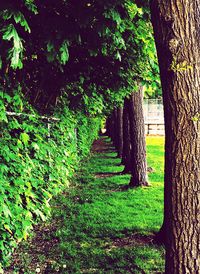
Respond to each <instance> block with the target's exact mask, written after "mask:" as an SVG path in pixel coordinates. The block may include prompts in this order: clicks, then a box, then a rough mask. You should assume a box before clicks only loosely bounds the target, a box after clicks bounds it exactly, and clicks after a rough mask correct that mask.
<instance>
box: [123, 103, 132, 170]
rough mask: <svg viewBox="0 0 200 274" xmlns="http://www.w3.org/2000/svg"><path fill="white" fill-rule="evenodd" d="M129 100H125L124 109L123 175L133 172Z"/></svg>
mask: <svg viewBox="0 0 200 274" xmlns="http://www.w3.org/2000/svg"><path fill="white" fill-rule="evenodd" d="M128 101H129V99H128V98H125V99H124V108H123V153H122V164H124V170H123V173H129V172H130V171H131V141H130V121H129V112H128V107H129V102H128Z"/></svg>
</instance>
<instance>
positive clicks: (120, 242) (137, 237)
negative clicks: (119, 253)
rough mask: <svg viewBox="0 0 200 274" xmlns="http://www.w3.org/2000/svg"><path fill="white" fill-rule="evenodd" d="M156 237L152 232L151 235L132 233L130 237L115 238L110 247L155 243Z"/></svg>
mask: <svg viewBox="0 0 200 274" xmlns="http://www.w3.org/2000/svg"><path fill="white" fill-rule="evenodd" d="M154 237H155V235H154V234H151V235H141V234H138V233H137V234H132V235H131V236H129V237H125V238H117V239H114V240H113V242H112V245H111V246H110V247H109V249H113V248H121V247H122V248H123V247H133V246H143V245H150V244H153V241H154Z"/></svg>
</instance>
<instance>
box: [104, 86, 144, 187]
mask: <svg viewBox="0 0 200 274" xmlns="http://www.w3.org/2000/svg"><path fill="white" fill-rule="evenodd" d="M142 100H143V92H142V87H139V88H138V91H137V92H133V93H132V95H131V96H130V97H129V98H125V100H124V106H123V107H118V108H116V109H115V110H114V111H113V113H112V114H111V115H110V117H108V119H107V123H106V129H107V134H108V136H109V137H110V138H111V139H112V141H113V144H114V145H115V147H116V149H117V152H118V157H120V158H121V159H122V164H123V165H124V166H125V168H124V171H123V173H131V175H132V176H131V181H130V184H129V186H130V187H137V186H144V185H145V186H147V185H148V182H147V162H146V143H145V126H144V115H143V107H142Z"/></svg>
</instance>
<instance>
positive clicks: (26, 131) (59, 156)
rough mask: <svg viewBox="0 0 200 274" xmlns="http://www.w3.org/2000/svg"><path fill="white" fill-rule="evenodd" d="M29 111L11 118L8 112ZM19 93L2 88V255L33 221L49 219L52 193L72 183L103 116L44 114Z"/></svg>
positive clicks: (1, 256)
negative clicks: (47, 116) (26, 113)
mask: <svg viewBox="0 0 200 274" xmlns="http://www.w3.org/2000/svg"><path fill="white" fill-rule="evenodd" d="M28 108H29V113H30V112H31V114H30V115H24V114H22V115H20V116H10V115H6V112H5V110H6V109H8V110H9V111H15V112H22V113H24V111H25V112H27V110H28ZM30 109H31V107H30V106H29V105H28V104H27V103H26V104H24V100H22V99H21V97H20V95H19V94H17V93H15V94H13V96H9V95H5V94H4V93H3V92H0V119H1V123H0V126H1V133H0V134H1V143H0V146H1V148H0V259H1V264H2V266H5V265H6V263H7V262H8V260H9V257H10V255H11V253H12V250H13V248H14V247H15V246H16V245H17V243H18V242H20V241H21V240H23V239H25V240H26V238H27V236H28V234H29V232H30V230H31V229H32V226H33V224H36V223H38V222H41V221H45V220H46V218H47V217H48V216H49V213H50V205H49V201H50V200H51V198H52V196H54V195H57V194H58V193H59V192H62V191H63V190H64V189H65V188H66V187H68V186H69V179H70V178H71V177H72V175H73V173H74V171H75V170H77V168H78V165H79V162H80V161H81V159H83V158H84V157H86V156H87V155H88V153H89V151H90V147H91V144H92V142H93V140H94V139H95V138H96V137H97V134H98V130H99V126H100V119H98V118H91V117H87V116H86V115H84V114H83V113H81V112H77V113H74V112H72V111H70V110H69V109H68V108H67V107H62V109H61V108H60V109H59V110H58V111H57V112H55V113H54V116H56V117H57V118H58V119H59V120H58V121H52V120H51V119H50V120H47V119H45V118H44V117H43V118H42V117H41V116H40V115H38V113H37V112H36V111H33V110H31V111H30Z"/></svg>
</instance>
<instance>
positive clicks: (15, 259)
mask: <svg viewBox="0 0 200 274" xmlns="http://www.w3.org/2000/svg"><path fill="white" fill-rule="evenodd" d="M57 226H58V223H51V224H49V225H45V226H43V225H42V226H41V225H37V226H35V228H34V234H35V236H34V237H33V238H32V239H30V240H29V241H28V243H27V246H28V247H27V250H26V246H25V245H24V244H23V245H21V246H20V245H19V246H18V247H17V250H16V252H14V254H13V255H12V264H11V265H10V267H9V268H8V269H5V271H4V273H5V274H13V273H16V272H14V271H16V270H18V273H20V274H25V273H48V268H49V266H51V265H52V264H53V263H54V262H55V259H56V258H55V252H54V250H55V247H56V246H57V245H58V243H59V240H58V238H56V237H55V232H56V230H57ZM44 258H45V261H43V259H44ZM41 261H42V263H41ZM27 271H28V272H27Z"/></svg>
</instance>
